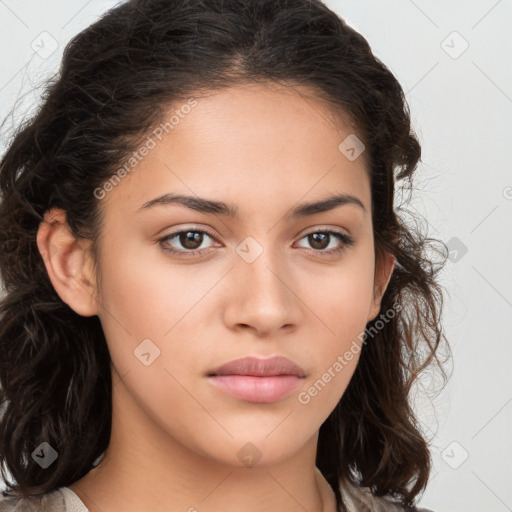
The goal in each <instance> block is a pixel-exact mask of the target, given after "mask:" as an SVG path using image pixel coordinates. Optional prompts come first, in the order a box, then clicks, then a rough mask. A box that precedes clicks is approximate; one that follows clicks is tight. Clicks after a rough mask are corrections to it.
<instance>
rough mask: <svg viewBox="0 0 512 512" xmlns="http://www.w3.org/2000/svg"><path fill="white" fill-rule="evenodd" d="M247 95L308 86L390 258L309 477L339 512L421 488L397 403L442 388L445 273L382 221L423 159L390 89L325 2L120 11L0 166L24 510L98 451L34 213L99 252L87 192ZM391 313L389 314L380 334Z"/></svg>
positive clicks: (422, 448)
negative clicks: (209, 97)
mask: <svg viewBox="0 0 512 512" xmlns="http://www.w3.org/2000/svg"><path fill="white" fill-rule="evenodd" d="M260 80H263V81H267V82H269V83H282V84H286V85H294V84H295V85H302V86H307V87H309V88H311V90H313V91H315V94H316V97H317V99H319V100H322V101H325V102H327V104H328V105H329V107H330V109H331V110H332V112H336V113H338V114H339V115H341V116H348V117H349V118H350V119H351V120H352V121H353V123H354V125H355V126H357V134H358V137H359V138H360V139H361V140H362V141H363V142H364V144H365V146H366V152H365V158H366V159H367V160H366V162H367V168H368V173H369V176H370V183H371V198H372V220H373V229H374V241H375V254H376V263H378V262H379V261H380V260H381V258H382V256H383V255H384V253H385V252H387V253H390V254H392V255H393V256H394V257H395V258H396V265H395V268H394V270H393V273H392V275H391V279H390V281H389V284H388V287H387V289H386V292H385V294H384V296H383V299H382V303H381V315H380V316H378V317H377V318H376V319H374V320H373V321H372V322H369V323H368V324H367V329H366V331H365V340H364V341H365V343H363V347H362V350H361V354H360V360H359V362H358V365H357V367H356V370H355V373H354V375H353V377H352V379H351V381H350V383H349V385H348V388H347V389H346V391H345V393H344V395H343V397H342V398H341V400H340V401H339V403H338V404H337V405H336V407H335V409H334V410H333V411H332V413H331V414H330V416H329V417H328V418H327V419H326V421H325V422H324V423H323V424H322V426H321V428H320V432H319V440H318V450H317V457H316V465H317V466H318V468H319V469H320V471H321V472H322V473H323V474H324V475H325V478H326V479H327V481H328V482H329V484H330V485H331V486H332V488H333V490H334V492H335V495H336V499H337V503H338V507H339V510H342V508H341V507H342V505H343V499H342V496H341V493H340V489H339V487H340V484H341V483H343V481H347V482H352V483H354V484H356V485H360V486H366V487H369V488H370V489H371V492H372V493H373V494H374V495H375V496H381V495H386V494H392V495H394V496H395V497H399V499H400V501H401V503H402V504H404V505H406V506H414V502H415V500H416V499H417V495H418V494H419V493H420V492H422V491H423V490H424V489H425V488H426V485H427V483H428V478H429V474H430V470H431V457H430V451H429V446H428V441H427V440H426V438H425V436H424V434H423V433H422V430H421V425H420V424H419V420H418V419H417V417H416V416H415V413H414V410H413V406H412V403H411V396H410V394H411V393H410V392H411V389H412V386H413V384H414V383H415V382H416V379H417V378H418V376H419V375H420V373H421V372H422V371H423V370H424V369H425V368H427V366H429V365H431V364H434V363H435V367H436V368H439V369H441V372H442V373H443V377H446V374H445V373H444V371H443V369H442V364H441V362H440V360H439V357H438V353H439V349H440V348H441V347H442V346H444V345H445V344H446V345H447V340H446V337H445V335H444V332H443V329H442V327H441V324H440V319H441V312H442V305H443V293H442V288H441V287H440V284H439V282H438V278H437V276H438V273H439V271H440V269H441V268H442V267H443V265H444V263H445V262H446V256H445V258H444V260H441V261H439V262H438V263H437V264H436V263H435V262H434V260H433V258H432V254H429V249H431V248H433V243H434V242H440V241H439V240H435V239H432V238H428V237H427V236H426V235H425V234H424V233H423V232H422V230H421V229H420V228H419V227H418V225H417V224H416V226H413V225H408V224H407V222H406V219H405V217H404V214H405V213H406V210H404V209H402V208H396V207H395V205H394V201H395V182H396V181H399V180H404V183H405V182H407V183H408V184H409V185H411V184H412V176H413V173H414V171H415V170H416V167H417V164H418V162H419V161H420V157H421V146H420V143H419V141H418V139H417V137H416V135H415V133H414V131H413V129H412V127H411V119H410V113H409V107H408V105H407V102H406V100H405V95H404V92H403V90H402V88H401V86H400V84H399V83H398V81H397V79H396V78H395V77H394V76H393V74H392V73H391V71H390V70H389V69H388V68H387V67H386V66H385V65H384V64H383V63H382V62H381V61H380V60H379V59H378V58H377V57H375V56H374V55H373V53H372V51H371V49H370V46H369V44H368V42H367V41H366V40H365V38H364V37H363V36H362V35H360V34H359V33H358V32H357V31H355V30H354V29H352V28H351V27H350V26H348V25H347V24H346V23H345V21H344V20H343V19H341V18H340V17H339V16H338V15H337V14H335V13H334V12H333V11H331V10H330V9H328V8H327V7H326V6H325V5H324V4H323V3H322V2H321V1H320V0H171V1H169V0H129V1H127V2H125V3H122V4H119V5H117V6H116V7H114V8H112V9H111V10H109V11H107V12H106V13H104V14H103V15H102V16H101V17H100V18H99V19H98V20H97V21H96V22H95V23H93V24H92V25H90V26H89V27H88V28H86V29H85V30H83V31H82V32H80V33H79V34H78V35H76V36H75V37H74V38H73V39H72V40H71V41H70V42H69V43H68V44H67V45H66V47H65V50H64V54H63V58H62V62H61V67H60V69H59V71H58V73H56V75H55V76H54V77H52V78H51V79H50V80H48V81H47V82H46V84H45V89H44V93H43V95H42V101H41V105H40V106H39V108H38V109H37V111H36V112H35V113H34V114H33V115H32V116H31V117H30V119H27V120H25V121H24V122H23V123H20V124H19V125H18V126H17V128H16V130H15V132H14V133H13V134H12V138H11V140H9V145H8V148H7V151H6V152H5V154H4V155H3V157H2V160H1V161H0V193H1V204H0V277H1V279H2V281H3V283H2V286H3V291H4V296H3V298H2V300H1V302H0V353H1V354H2V358H1V360H0V412H1V418H0V462H1V465H2V476H3V478H4V480H5V481H6V482H7V483H8V484H7V485H8V489H9V490H10V491H13V492H15V493H17V494H18V495H19V496H21V497H28V496H35V495H40V494H44V493H47V492H50V491H52V490H54V489H56V488H58V487H61V486H68V485H70V484H72V483H73V482H74V481H76V480H78V479H80V478H81V477H83V476H84V475H85V474H87V473H88V472H89V471H90V470H91V469H92V467H93V466H94V462H95V460H97V459H98V458H99V457H100V456H101V455H102V453H103V452H104V451H105V449H106V448H107V446H108V444H109V441H110V429H111V415H112V383H111V367H110V365H111V360H110V355H109V350H108V347H107V342H106V339H105V335H104V332H103V330H102V327H101V324H100V321H99V318H98V317H97V316H93V317H82V316H80V315H78V314H77V313H75V312H74V311H73V310H72V309H71V308H70V307H69V306H68V305H67V304H66V303H64V302H63V301H62V300H61V298H60V297H59V295H58V294H57V293H56V291H55V289H54V288H53V286H52V284H51V282H50V279H49V276H48V274H47V271H46V268H45V265H44V263H43V260H42V257H41V255H40V253H39V251H38V248H37V244H36V234H37V230H38V227H39V224H40V223H41V222H42V220H43V216H44V213H45V212H46V211H47V210H49V209H50V208H52V207H58V208H62V209H63V210H65V212H66V214H67V222H68V225H69V227H70V229H71V231H72V232H73V234H74V235H75V236H76V237H77V238H78V237H80V238H86V239H89V240H91V241H93V246H92V247H93V250H94V249H95V248H97V246H98V244H99V240H100V238H99V237H100V234H101V225H102V224H101V223H102V217H101V210H100V208H99V200H98V198H97V196H96V194H95V193H94V191H95V190H96V189H97V188H98V187H99V186H101V184H102V183H104V182H105V181H106V180H107V179H109V178H110V177H111V176H112V174H113V171H114V170H115V169H116V168H118V166H119V165H120V162H122V161H124V160H125V159H126V158H127V155H130V154H131V153H132V152H133V151H134V150H135V148H137V147H138V146H139V145H140V141H141V140H143V139H144V137H145V136H147V133H148V132H149V131H150V130H152V129H153V128H154V127H155V126H157V125H158V124H159V123H161V121H162V119H163V116H164V115H165V113H166V108H167V107H168V106H169V105H172V104H173V103H175V102H176V101H177V100H178V99H183V98H187V97H189V96H190V95H193V94H195V93H197V92H198V91H201V90H205V91H214V90H219V89H221V88H223V87H228V86H232V85H236V84H238V83H242V82H257V81H260ZM440 243H441V244H442V245H443V249H442V250H441V251H437V252H438V253H439V254H441V255H445V254H446V250H445V246H444V244H443V243H442V242H440ZM95 254H97V253H95ZM391 308H393V309H394V311H395V312H396V314H394V315H393V317H392V318H389V317H387V320H386V321H385V322H383V321H382V318H381V317H382V313H383V312H386V311H389V310H390V309H391ZM377 322H380V324H381V325H380V326H379V325H377ZM382 324H383V325H382ZM376 325H377V327H380V328H376ZM372 328H373V330H374V331H373V332H374V334H373V335H372V339H371V340H369V339H368V336H367V334H368V333H369V332H372ZM448 348H449V347H448ZM43 441H46V442H48V443H50V445H52V446H55V447H58V453H59V457H58V463H56V464H53V465H51V466H50V467H49V468H47V469H44V470H43V469H42V468H41V467H40V466H39V465H38V464H36V463H34V461H33V460H32V457H31V454H32V452H33V451H34V450H35V449H36V447H38V446H39V445H40V443H41V442H43ZM4 466H5V468H7V469H8V470H9V472H10V473H11V475H12V477H13V478H14V480H15V482H9V481H8V478H7V475H6V473H5V471H4Z"/></svg>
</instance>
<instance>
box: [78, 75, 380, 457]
mask: <svg viewBox="0 0 512 512" xmlns="http://www.w3.org/2000/svg"><path fill="white" fill-rule="evenodd" d="M175 110H180V105H174V106H173V108H172V109H171V110H170V111H169V116H168V117H170V115H171V114H172V112H174V111H175ZM180 112H181V113H182V115H181V116H179V122H178V123H176V124H175V125H174V127H173V128H172V130H169V131H168V133H166V132H165V131H162V130H160V131H159V132H158V131H157V132H156V133H155V132H153V133H151V134H148V135H149V136H150V138H151V140H152V142H148V143H147V147H150V149H149V150H148V151H147V154H146V155H145V156H144V157H143V158H141V160H140V161H139V162H138V163H137V165H136V166H135V168H134V169H133V171H131V172H130V173H129V174H127V175H126V176H125V177H123V178H122V180H121V181H120V182H119V183H117V184H116V185H115V186H113V187H111V190H109V191H108V193H106V194H105V197H104V198H103V199H101V201H100V204H101V209H102V214H103V221H104V224H103V227H102V237H101V240H100V246H99V247H100V252H99V267H98V271H99V272H100V273H101V289H98V290H96V292H97V296H98V302H99V303H100V304H101V307H100V306H98V310H97V314H98V316H99V317H100V320H101V323H102V326H103V328H104V331H105V335H106V339H107V342H108V346H109V350H110V353H111V357H112V362H113V366H114V371H115V372H116V373H117V374H118V375H119V379H120V381H121V382H122V386H123V387H124V388H125V389H126V390H127V392H128V393H129V395H130V396H131V398H132V399H133V402H134V403H135V404H137V407H138V408H139V412H142V414H143V415H144V417H145V418H146V420H149V422H150V424H152V425H155V427H157V428H158V430H159V431H160V432H164V433H165V435H166V436H169V438H172V439H173V440H175V441H176V442H178V443H180V444H181V445H183V446H186V447H188V448H189V449H192V450H193V451H194V452H196V453H198V454H201V455H206V456H208V457H209V458H212V459H215V460H219V461H222V462H223V463H226V464H230V465H238V466H240V465H241V464H243V463H244V461H243V460H242V458H243V454H244V452H240V449H241V448H243V447H244V446H245V448H244V449H245V450H246V451H247V450H249V451H251V450H254V452H255V453H257V454H258V457H261V458H260V462H259V464H272V463H275V462H277V461H279V460H284V459H285V458H286V457H290V456H291V455H292V454H293V453H295V452H297V451H298V450H299V449H300V448H301V446H303V445H305V443H306V442H307V441H308V440H310V439H311V438H313V437H314V436H315V435H316V434H317V433H318V429H319V427H320V426H321V424H322V423H323V422H324V421H325V419H326V418H327V417H328V415H329V414H330V413H331V411H332V410H333V409H334V407H335V406H336V404H337V402H338V401H339V400H340V398H341V397H342V395H343V393H344V391H345V389H346V387H347V385H348V383H349V380H350V378H351V377H352V375H353V372H354V370H355V368H356V365H357V361H358V358H359V350H358V347H360V346H361V342H360V337H359V335H360V334H361V333H362V332H363V331H364V329H365V327H366V323H367V322H368V321H369V320H371V319H373V318H374V317H375V316H376V315H377V314H378V312H379V300H380V296H381V294H380V295H379V294H378V293H377V292H376V286H377V282H376V276H375V257H374V242H373V231H372V220H371V194H370V184H369V179H368V174H367V171H366V169H365V163H364V161H363V156H364V155H362V156H360V157H359V158H356V159H355V160H354V159H349V158H347V157H346V153H345V154H344V153H342V152H341V151H340V149H339V148H338V146H339V145H340V143H341V142H342V141H344V139H346V137H347V136H349V135H350V134H351V133H353V132H352V130H351V128H350V127H349V126H345V125H343V124H342V123H341V122H340V123H334V121H333V119H332V117H331V116H330V115H329V113H328V111H327V110H325V108H324V107H322V105H321V104H320V103H319V102H316V101H314V100H313V99H312V98H305V97H303V96H302V95H301V94H298V92H297V90H292V89H278V88H272V89H270V88H267V87H264V86H262V85H251V86H249V85H245V86H237V87H233V88H230V89H225V90H223V91H221V92H215V93H211V94H210V95H208V96H202V97H197V104H195V106H193V107H192V108H182V109H181V110H180ZM184 112H187V113H186V114H184ZM148 141H149V139H148ZM143 152H145V151H143ZM166 194H172V195H182V196H189V197H190V198H191V199H190V201H189V206H190V207H187V206H186V205H185V204H183V203H184V202H185V203H186V201H183V202H173V201H172V200H171V199H170V197H169V196H168V197H167V199H162V196H165V195H166ZM332 196H345V199H344V200H341V201H340V202H338V203H336V204H335V203H334V202H333V203H332V204H331V208H327V209H326V208H316V209H315V208H309V209H307V208H302V209H298V208H299V206H300V205H302V204H304V203H308V204H309V203H316V202H320V201H325V200H326V199H328V198H330V197H332ZM156 198H160V199H159V200H158V201H154V200H155V199H156ZM199 198H200V199H207V200H209V201H215V202H220V203H223V204H222V206H224V207H226V208H225V209H226V210H228V212H229V211H230V212H231V214H228V212H225V211H223V210H222V209H221V208H220V207H219V206H217V207H214V208H212V207H210V208H209V210H210V211H208V208H205V207H204V204H203V203H201V202H200V201H199ZM192 201H195V202H192ZM201 205H202V206H201ZM205 210H206V211H205ZM296 210H297V211H298V213H296V214H295V215H294V214H293V212H294V211H296ZM300 213H302V214H300ZM178 231H183V233H182V234H181V235H180V234H176V233H177V232H178ZM385 284H387V280H386V283H385ZM71 304H72V303H71ZM348 352H351V353H352V357H351V358H350V359H349V358H348V357H344V354H348ZM246 356H253V357H258V358H269V357H271V356H283V357H286V358H288V359H290V360H291V361H292V362H293V363H295V364H296V365H297V366H299V367H300V368H301V369H302V370H303V374H302V376H301V377H296V376H295V377H294V376H290V375H288V376H283V375H281V376H280V377H278V376H275V375H274V377H267V378H262V377H255V376H252V377H247V375H246V377H240V376H238V377H225V376H224V377H221V378H219V377H212V376H210V375H211V373H214V370H215V369H216V368H218V367H219V366H221V365H223V364H225V363H227V362H230V361H232V360H235V359H239V358H242V357H246ZM340 358H342V359H343V362H341V360H340ZM260 369H261V368H260ZM228 373H229V372H228ZM242 373H243V372H242ZM246 373H247V372H246ZM274 373H278V372H274ZM255 379H260V380H259V381H257V380H255ZM319 381H320V382H319ZM127 410H128V409H127ZM115 413H117V412H115ZM283 418H285V419H284V420H283ZM246 443H252V445H246Z"/></svg>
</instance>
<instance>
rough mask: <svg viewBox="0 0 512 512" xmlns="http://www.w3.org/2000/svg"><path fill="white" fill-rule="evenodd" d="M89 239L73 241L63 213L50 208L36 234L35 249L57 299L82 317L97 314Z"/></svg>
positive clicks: (60, 210)
mask: <svg viewBox="0 0 512 512" xmlns="http://www.w3.org/2000/svg"><path fill="white" fill-rule="evenodd" d="M91 243H92V242H91V241H90V240H86V239H83V238H80V239H77V238H75V236H74V235H73V233H72V232H71V230H70V228H69V226H68V224H67V220H66V212H65V211H64V210H62V209H60V208H52V209H50V210H49V211H48V212H46V213H45V215H44V220H43V221H42V222H41V223H40V224H39V229H38V231H37V247H38V249H39V252H40V253H41V256H42V258H43V261H44V264H45V266H46V271H47V272H48V276H49V277H50V281H51V282H52V284H53V287H54V288H55V291H56V292H57V293H58V294H59V296H60V298H61V299H62V300H63V302H65V303H66V304H67V305H68V306H69V307H70V308H71V309H73V310H74V311H75V312H76V313H78V314H79V315H82V316H94V315H96V314H97V313H98V311H99V304H98V302H97V301H96V299H95V297H96V289H95V288H96V287H95V283H96V281H95V279H94V273H93V265H92V260H91V258H90V256H89V251H88V249H89V246H90V245H91Z"/></svg>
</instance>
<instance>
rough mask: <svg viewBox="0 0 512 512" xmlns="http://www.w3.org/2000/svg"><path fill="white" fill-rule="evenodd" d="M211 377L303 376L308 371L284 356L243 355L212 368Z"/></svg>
mask: <svg viewBox="0 0 512 512" xmlns="http://www.w3.org/2000/svg"><path fill="white" fill-rule="evenodd" d="M208 375H209V376H210V377H212V376H218V375H248V376H253V377H272V376H278V375H295V376H296V377H300V378H303V377H305V376H306V372H305V371H304V370H303V369H302V368H301V367H300V366H298V365H296V364H295V363H294V362H293V361H291V360H290V359H288V358H287V357H283V356H274V357H270V358H267V359H262V358H258V357H243V358H241V359H235V360H233V361H230V362H228V363H226V364H223V365H222V366H219V367H218V368H215V369H214V370H212V371H211V372H210V373H209V374H208Z"/></svg>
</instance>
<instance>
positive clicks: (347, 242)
mask: <svg viewBox="0 0 512 512" xmlns="http://www.w3.org/2000/svg"><path fill="white" fill-rule="evenodd" d="M190 232H192V233H206V234H207V235H208V236H209V237H211V238H212V239H214V240H215V235H214V234H213V233H212V232H211V231H208V230H207V229H191V228H187V229H180V230H179V231H175V232H174V233H170V234H169V235H166V236H165V237H163V238H160V239H159V240H158V242H159V244H160V246H161V247H162V249H163V250H164V251H166V252H169V253H171V254H176V255H180V256H185V257H187V256H194V255H196V254H199V253H201V252H203V251H207V250H208V249H199V250H193V251H178V250H176V249H170V248H169V247H166V246H165V242H167V241H168V240H172V239H173V238H175V237H177V236H178V235H179V234H181V233H190ZM318 233H322V234H329V235H332V236H334V237H335V238H337V239H338V240H339V241H340V242H342V243H341V245H340V247H338V248H337V249H331V250H329V251H325V250H324V251H322V250H317V249H306V250H307V251H308V252H312V253H315V254H321V255H322V254H325V255H327V257H329V256H334V255H336V254H339V253H341V252H342V251H344V250H345V249H346V248H347V247H349V246H351V245H354V239H353V238H352V237H350V236H348V235H346V234H345V233H340V232H338V231H332V230H323V231H322V230H319V231H312V232H311V233H306V234H305V235H304V236H303V237H302V238H306V237H307V236H309V235H314V234H318ZM302 238H301V240H302Z"/></svg>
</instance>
